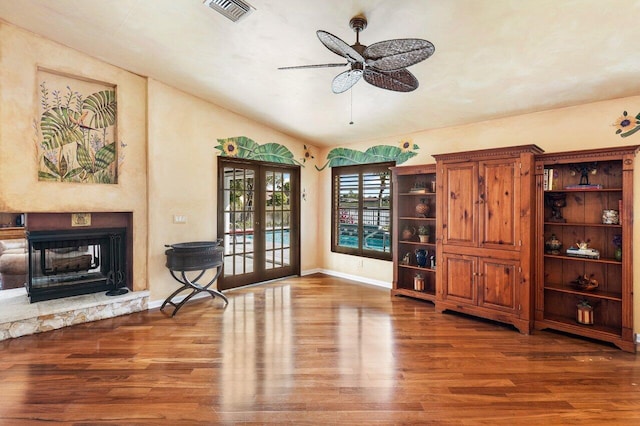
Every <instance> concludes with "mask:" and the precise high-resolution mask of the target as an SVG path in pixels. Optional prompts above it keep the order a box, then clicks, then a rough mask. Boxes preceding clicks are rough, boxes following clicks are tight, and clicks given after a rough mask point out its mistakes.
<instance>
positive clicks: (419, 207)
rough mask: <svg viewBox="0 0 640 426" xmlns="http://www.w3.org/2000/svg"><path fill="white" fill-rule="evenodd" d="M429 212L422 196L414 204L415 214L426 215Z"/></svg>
mask: <svg viewBox="0 0 640 426" xmlns="http://www.w3.org/2000/svg"><path fill="white" fill-rule="evenodd" d="M428 214H429V205H428V204H426V203H425V199H424V198H422V199H421V200H420V202H419V203H418V204H416V215H417V216H418V217H427V215H428Z"/></svg>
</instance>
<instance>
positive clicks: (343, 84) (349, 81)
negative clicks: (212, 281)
mask: <svg viewBox="0 0 640 426" xmlns="http://www.w3.org/2000/svg"><path fill="white" fill-rule="evenodd" d="M361 77H362V70H348V71H345V72H342V73H340V74H338V75H337V76H336V77H335V78H334V79H333V82H332V83H331V90H333V93H342V92H346V91H347V90H349V89H351V87H353V85H354V84H356V83H357V82H358V80H360V78H361Z"/></svg>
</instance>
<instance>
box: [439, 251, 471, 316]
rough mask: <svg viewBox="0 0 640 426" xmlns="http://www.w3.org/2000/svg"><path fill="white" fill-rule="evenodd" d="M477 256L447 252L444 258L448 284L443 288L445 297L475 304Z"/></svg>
mask: <svg viewBox="0 0 640 426" xmlns="http://www.w3.org/2000/svg"><path fill="white" fill-rule="evenodd" d="M477 263H478V262H477V258H476V257H473V256H461V255H456V254H445V255H444V259H443V268H444V270H443V272H444V276H445V278H446V284H445V287H444V289H443V291H444V294H443V297H444V299H447V300H455V301H460V302H464V303H467V304H472V305H475V304H476V302H477V291H476V283H475V281H476V273H475V272H476V270H477V269H476V268H477Z"/></svg>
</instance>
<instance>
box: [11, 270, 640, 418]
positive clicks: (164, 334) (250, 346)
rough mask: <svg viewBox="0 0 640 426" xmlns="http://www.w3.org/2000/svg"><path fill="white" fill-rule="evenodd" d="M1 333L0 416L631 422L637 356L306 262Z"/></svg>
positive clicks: (639, 406)
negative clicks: (128, 309)
mask: <svg viewBox="0 0 640 426" xmlns="http://www.w3.org/2000/svg"><path fill="white" fill-rule="evenodd" d="M226 294H227V295H228V297H229V305H228V306H227V308H226V309H223V308H222V302H221V301H220V300H211V299H210V298H208V299H200V300H197V301H194V302H190V304H188V305H185V306H184V307H183V309H182V310H181V311H180V312H179V313H178V315H176V317H174V318H171V317H170V316H168V315H167V314H165V313H162V312H160V311H159V310H153V311H149V312H142V313H137V314H132V315H128V316H125V317H118V318H114V319H109V320H103V321H99V322H94V323H87V324H80V325H77V326H74V327H70V328H66V329H60V330H56V331H51V332H47V333H44V334H39V335H33V336H26V337H21V338H18V339H13V340H8V341H3V342H0V424H2V425H5V424H9V425H10V424H32V423H38V422H43V423H44V422H53V423H62V424H96V423H103V422H105V423H106V422H111V423H113V424H119V425H124V424H126V425H131V424H172V425H173V424H194V423H202V424H237V423H250V424H251V423H252V424H263V423H270V422H272V423H280V424H282V423H291V424H365V423H366V424H438V425H446V424H463V425H464V424H491V425H503V424H504V425H513V424H536V425H537V424H568V423H580V424H598V425H603V424H615V425H625V424H629V425H631V424H633V425H635V424H639V423H640V364H639V363H638V360H637V356H636V355H634V354H629V353H625V352H622V351H621V350H618V349H616V348H614V347H611V346H607V345H605V344H601V343H597V342H590V341H586V340H583V339H578V338H574V337H569V336H564V335H559V334H554V333H549V332H537V333H536V334H533V335H529V336H527V335H522V334H520V333H518V332H517V331H515V330H514V329H512V328H510V327H507V326H502V325H499V324H496V323H491V322H487V321H484V320H480V319H476V318H468V317H463V316H460V315H456V314H446V313H445V314H437V313H435V310H434V306H433V305H432V304H430V303H428V302H423V301H415V300H412V299H407V298H401V297H393V298H391V297H390V296H389V291H388V290H385V289H380V288H376V287H370V286H366V285H362V284H357V283H353V282H350V281H347V280H343V279H338V278H333V277H327V276H323V275H313V276H307V277H302V278H294V279H287V280H283V281H279V282H275V283H270V284H267V285H262V286H255V287H250V288H244V289H239V290H236V291H232V292H228V293H226Z"/></svg>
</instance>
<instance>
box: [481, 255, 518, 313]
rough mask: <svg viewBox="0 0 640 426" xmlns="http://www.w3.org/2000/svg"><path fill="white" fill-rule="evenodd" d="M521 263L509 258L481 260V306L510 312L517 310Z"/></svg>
mask: <svg viewBox="0 0 640 426" xmlns="http://www.w3.org/2000/svg"><path fill="white" fill-rule="evenodd" d="M519 266H520V263H519V262H518V261H509V260H492V259H483V260H481V261H480V274H481V283H482V286H481V290H482V291H481V293H482V294H481V296H480V302H479V305H480V306H484V307H489V308H492V309H499V310H504V311H508V312H515V311H516V310H517V304H516V300H517V291H518V283H519V282H520V272H519V269H520V268H519Z"/></svg>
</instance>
